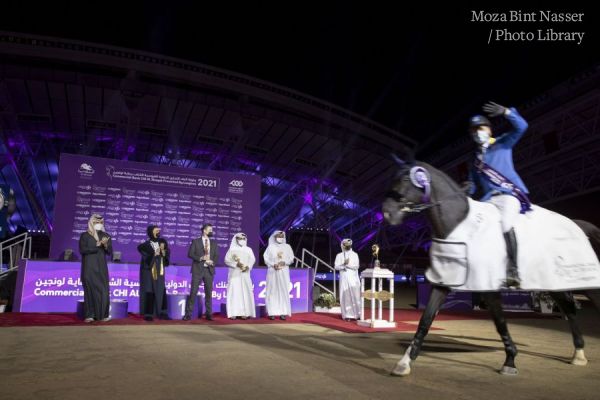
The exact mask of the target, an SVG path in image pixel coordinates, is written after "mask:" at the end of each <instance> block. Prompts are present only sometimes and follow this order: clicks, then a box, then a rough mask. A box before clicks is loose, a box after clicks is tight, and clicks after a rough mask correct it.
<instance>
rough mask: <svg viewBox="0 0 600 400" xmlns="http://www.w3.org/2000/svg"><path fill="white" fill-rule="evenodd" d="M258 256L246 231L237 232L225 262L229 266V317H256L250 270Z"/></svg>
mask: <svg viewBox="0 0 600 400" xmlns="http://www.w3.org/2000/svg"><path fill="white" fill-rule="evenodd" d="M255 261H256V258H255V257H254V253H253V252H252V249H251V248H250V247H248V239H247V237H246V234H245V233H238V234H236V235H235V236H234V237H233V239H232V240H231V246H230V247H229V250H228V251H227V254H225V264H227V266H228V267H229V275H228V283H227V317H228V318H229V319H236V318H238V317H239V318H241V319H248V317H252V318H254V317H256V310H255V308H254V291H253V289H252V279H250V271H251V270H252V267H253V266H254V262H255Z"/></svg>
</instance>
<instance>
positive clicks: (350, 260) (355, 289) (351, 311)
mask: <svg viewBox="0 0 600 400" xmlns="http://www.w3.org/2000/svg"><path fill="white" fill-rule="evenodd" d="M341 247H342V252H341V253H338V255H337V256H336V257H335V262H334V266H335V269H336V270H337V271H340V281H339V293H340V306H341V309H342V318H343V319H344V320H345V321H349V320H352V319H354V320H357V319H358V318H360V278H359V277H358V267H359V265H360V264H359V260H358V254H356V252H355V251H354V250H352V240H351V239H344V240H342V243H341Z"/></svg>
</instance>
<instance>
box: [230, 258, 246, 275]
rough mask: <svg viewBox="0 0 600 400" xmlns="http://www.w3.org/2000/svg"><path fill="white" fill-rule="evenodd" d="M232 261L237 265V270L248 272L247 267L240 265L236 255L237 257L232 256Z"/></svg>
mask: <svg viewBox="0 0 600 400" xmlns="http://www.w3.org/2000/svg"><path fill="white" fill-rule="evenodd" d="M233 261H235V262H236V263H237V267H238V268H239V269H241V270H242V272H246V271H248V266H247V265H244V264H242V263H241V262H240V258H239V257H238V255H237V254H234V255H233Z"/></svg>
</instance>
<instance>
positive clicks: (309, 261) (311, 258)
mask: <svg viewBox="0 0 600 400" xmlns="http://www.w3.org/2000/svg"><path fill="white" fill-rule="evenodd" d="M294 258H295V260H296V261H295V263H294V267H296V268H312V269H313V287H314V286H315V285H317V286H319V287H320V288H321V289H323V290H325V291H326V292H329V293H331V294H332V295H334V296H335V298H336V299H337V289H336V286H337V284H338V283H337V279H336V276H337V271H336V270H335V268H334V267H332V266H331V265H329V264H327V263H326V262H325V261H323V260H321V259H320V258H319V257H317V256H316V255H315V254H313V253H311V252H310V251H308V250H306V249H302V257H301V258H298V257H294ZM319 267H321V268H326V269H327V270H329V271H326V272H330V271H331V272H333V290H331V289H329V288H326V287H325V286H323V285H322V284H320V283H319V282H317V281H316V278H317V273H319Z"/></svg>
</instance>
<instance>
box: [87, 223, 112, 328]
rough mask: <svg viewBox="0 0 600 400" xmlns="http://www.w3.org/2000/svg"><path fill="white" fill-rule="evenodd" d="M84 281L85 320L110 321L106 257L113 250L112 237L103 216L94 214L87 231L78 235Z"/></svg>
mask: <svg viewBox="0 0 600 400" xmlns="http://www.w3.org/2000/svg"><path fill="white" fill-rule="evenodd" d="M79 253H80V254H81V283H82V284H83V300H84V303H83V309H84V314H85V315H84V318H85V322H92V321H94V320H96V321H109V320H110V318H109V316H108V312H109V307H110V288H109V285H108V265H107V264H106V256H107V255H109V254H111V253H112V244H111V240H110V236H109V235H108V234H107V233H106V232H104V219H103V218H102V216H101V215H98V214H93V215H92V216H91V217H90V220H89V221H88V230H87V231H86V232H83V233H82V234H81V237H80V238H79Z"/></svg>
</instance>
